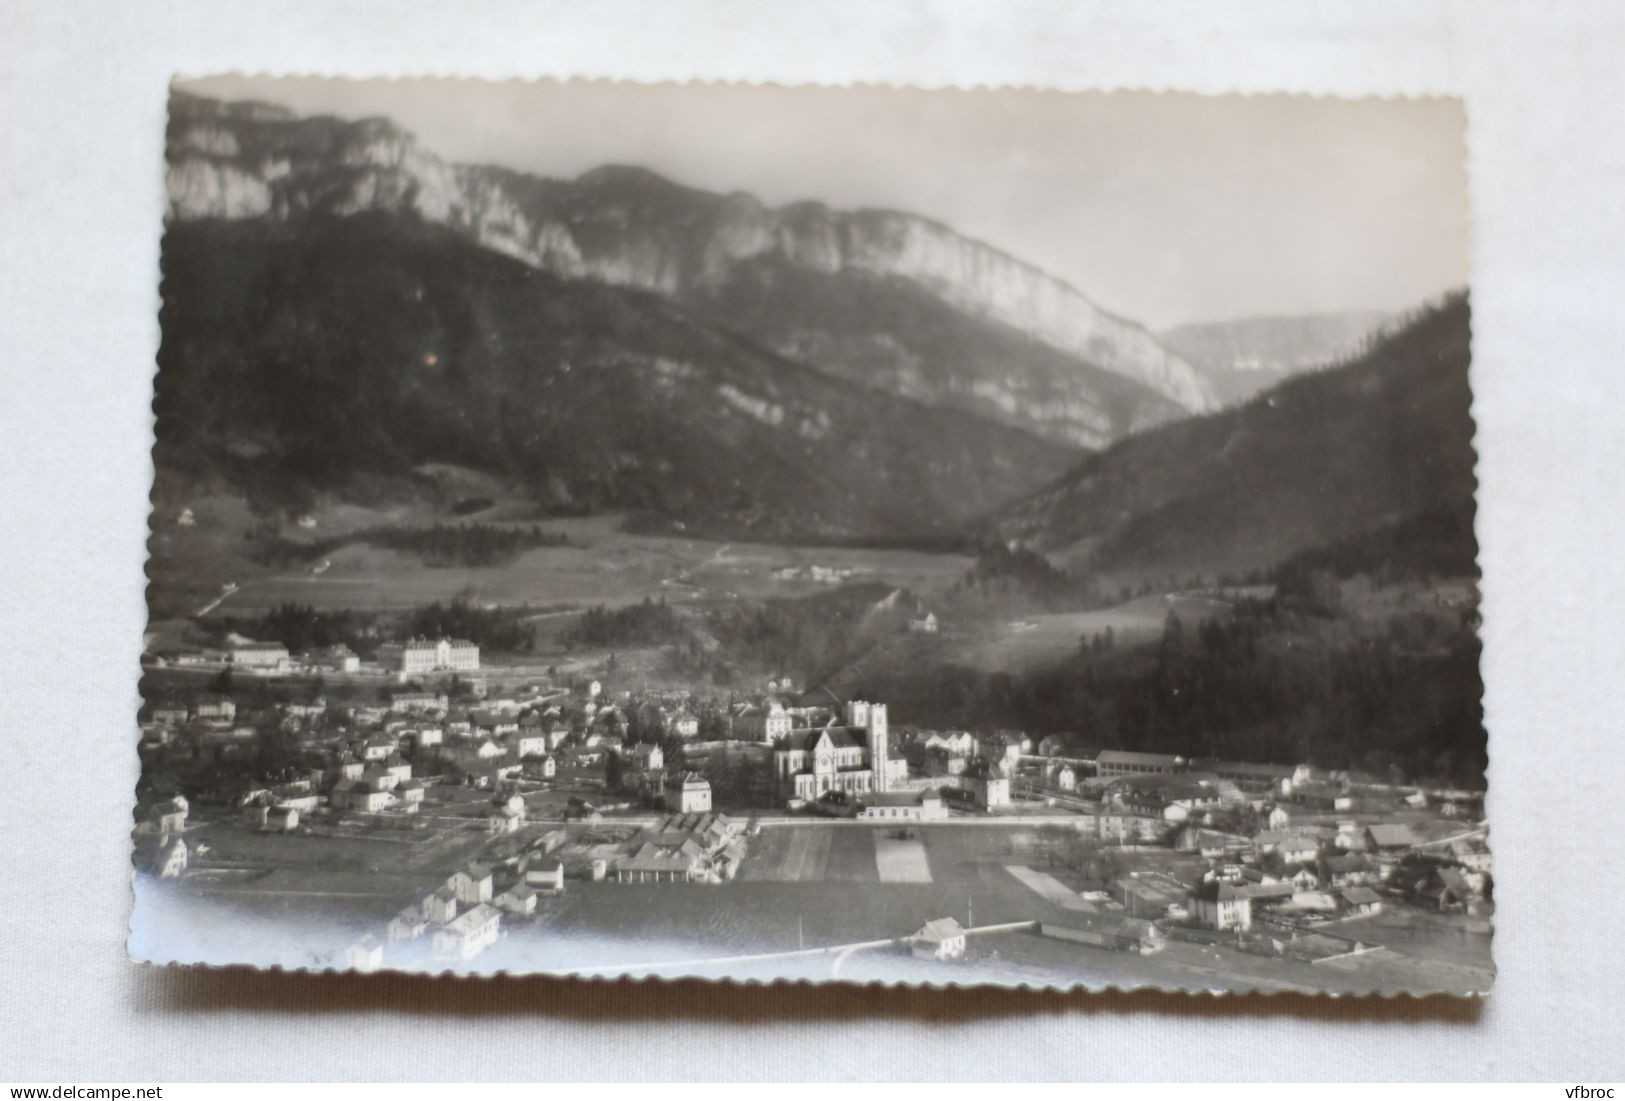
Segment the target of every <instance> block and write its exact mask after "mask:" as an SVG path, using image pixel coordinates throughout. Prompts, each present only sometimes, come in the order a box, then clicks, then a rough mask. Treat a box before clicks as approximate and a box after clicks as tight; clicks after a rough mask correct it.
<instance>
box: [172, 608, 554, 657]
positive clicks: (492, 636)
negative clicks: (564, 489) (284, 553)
mask: <svg viewBox="0 0 1625 1101" xmlns="http://www.w3.org/2000/svg"><path fill="white" fill-rule="evenodd" d="M530 615H531V609H530V608H528V607H517V608H481V607H476V606H475V605H472V604H470V603H468V602H467V601H465V600H453V601H450V602H448V603H441V602H439V601H435V602H434V603H432V604H424V605H420V606H418V607H415V608H412V609H409V610H407V611H406V612H404V613H385V612H359V611H353V610H350V609H337V610H333V609H318V608H313V607H311V606H310V605H309V604H297V603H285V604H280V605H278V606H277V607H275V608H272V609H271V610H270V611H268V612H266V613H264V614H263V615H259V616H252V617H245V616H219V617H215V618H212V619H209V620H206V621H204V626H206V628H207V629H208V630H210V631H211V632H212V633H213V634H214V635H216V636H217V637H218V638H222V639H223V638H224V637H225V636H226V635H228V634H237V635H242V636H244V637H247V638H255V639H268V640H275V641H277V642H280V643H282V644H283V645H284V646H286V647H287V648H288V651H289V652H290V653H295V654H296V653H299V652H300V651H302V650H309V649H312V648H317V647H323V646H333V645H336V644H339V643H342V644H344V645H346V646H348V647H350V648H351V649H352V650H355V651H356V652H357V653H361V654H369V655H370V654H371V653H372V651H373V650H374V649H375V648H376V647H377V645H378V644H379V643H380V642H385V641H388V640H390V639H392V638H394V639H401V638H412V637H416V636H423V637H425V638H439V637H441V636H442V635H444V636H448V637H452V638H466V639H469V640H470V641H472V642H475V643H477V644H478V645H479V646H480V647H481V648H482V649H486V650H506V651H516V650H528V649H530V647H531V645H532V643H533V641H534V639H533V635H532V631H531V628H530V624H529V622H528V620H529V617H530Z"/></svg>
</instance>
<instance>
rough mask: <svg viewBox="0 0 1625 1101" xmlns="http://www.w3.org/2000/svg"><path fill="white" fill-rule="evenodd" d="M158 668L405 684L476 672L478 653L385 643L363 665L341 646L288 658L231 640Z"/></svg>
mask: <svg viewBox="0 0 1625 1101" xmlns="http://www.w3.org/2000/svg"><path fill="white" fill-rule="evenodd" d="M158 664H159V665H174V666H176V667H178V668H199V669H217V668H218V669H231V670H233V671H236V672H242V673H247V674H250V675H253V676H259V677H288V676H297V675H326V674H330V673H340V674H344V673H360V672H362V671H363V669H364V667H365V669H367V670H370V671H374V672H377V673H379V674H381V675H387V676H393V677H395V678H396V679H398V680H401V681H405V680H408V679H410V678H412V677H418V676H432V675H436V674H453V673H458V674H461V673H475V672H478V671H479V668H480V648H479V645H478V644H476V643H474V642H470V641H469V640H468V639H466V638H435V639H427V638H412V639H407V640H406V641H404V642H391V643H385V644H384V645H382V646H380V647H379V648H378V655H377V660H376V661H375V662H373V663H370V664H367V663H363V662H362V660H361V658H360V656H359V655H358V654H356V652H355V651H354V650H352V649H350V648H349V647H348V646H345V645H344V644H342V643H339V644H337V645H333V646H323V647H317V648H314V649H311V650H306V651H302V652H300V653H298V654H292V653H289V651H288V648H287V646H285V645H283V644H282V643H280V642H262V641H256V640H253V639H244V638H237V637H233V638H232V639H231V640H230V641H229V642H228V643H227V645H226V646H224V647H222V648H217V649H205V650H195V651H188V652H185V653H181V654H176V655H173V656H171V657H168V658H160V659H158Z"/></svg>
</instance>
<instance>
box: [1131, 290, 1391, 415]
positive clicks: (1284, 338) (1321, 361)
mask: <svg viewBox="0 0 1625 1101" xmlns="http://www.w3.org/2000/svg"><path fill="white" fill-rule="evenodd" d="M1394 321H1395V318H1394V317H1393V315H1390V314H1385V313H1379V312H1375V311H1369V310H1365V311H1350V312H1347V313H1333V314H1306V315H1303V316H1299V317H1244V318H1239V319H1237V320H1234V321H1216V322H1208V323H1202V324H1195V325H1180V326H1178V327H1176V328H1172V329H1165V330H1163V331H1162V332H1160V333H1158V334H1157V339H1158V340H1159V341H1161V342H1162V343H1163V344H1164V345H1165V346H1167V347H1169V348H1172V349H1174V350H1175V351H1176V352H1178V353H1179V354H1180V355H1182V356H1184V357H1185V358H1186V359H1187V360H1189V361H1190V362H1191V363H1193V364H1195V365H1196V367H1197V368H1198V370H1200V371H1201V372H1202V374H1203V377H1204V378H1205V379H1206V380H1207V382H1208V385H1209V386H1210V387H1211V388H1212V390H1213V393H1214V394H1215V396H1217V397H1218V399H1219V400H1220V402H1222V403H1223V404H1225V405H1234V404H1236V403H1238V402H1243V401H1246V400H1247V399H1248V398H1251V397H1252V396H1253V395H1254V394H1257V393H1259V392H1260V391H1262V390H1267V389H1268V388H1269V387H1271V386H1273V385H1275V384H1276V383H1278V382H1280V381H1281V380H1283V379H1286V378H1290V377H1291V376H1293V375H1295V374H1298V373H1300V372H1302V371H1307V370H1311V369H1313V368H1316V367H1330V366H1333V365H1334V364H1337V363H1341V362H1343V361H1344V360H1347V359H1351V358H1353V357H1354V356H1355V355H1357V354H1359V353H1360V352H1361V351H1363V350H1364V349H1365V347H1366V346H1367V345H1368V344H1369V343H1370V342H1371V341H1372V340H1374V339H1376V338H1377V337H1378V336H1380V335H1381V334H1382V331H1383V329H1384V327H1385V326H1386V325H1389V324H1392V323H1394Z"/></svg>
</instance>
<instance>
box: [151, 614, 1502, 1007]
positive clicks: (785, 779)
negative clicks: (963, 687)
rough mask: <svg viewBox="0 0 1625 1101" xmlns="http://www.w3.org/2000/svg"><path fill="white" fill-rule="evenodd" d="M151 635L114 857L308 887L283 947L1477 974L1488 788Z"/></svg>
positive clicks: (1431, 983) (398, 955)
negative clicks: (172, 648)
mask: <svg viewBox="0 0 1625 1101" xmlns="http://www.w3.org/2000/svg"><path fill="white" fill-rule="evenodd" d="M937 626H938V625H937V623H936V620H935V617H934V616H933V617H932V619H931V621H930V623H929V624H927V623H925V622H924V620H923V618H919V619H915V620H913V621H911V622H910V623H909V625H908V628H907V629H909V630H914V631H931V632H935V631H936V630H937ZM165 664H166V666H167V667H168V668H169V670H170V671H171V672H172V673H175V674H182V673H185V674H190V675H182V676H177V677H176V678H175V679H173V680H171V681H169V682H165V686H164V687H163V688H162V689H161V690H157V691H154V692H153V693H152V694H151V697H150V699H149V703H148V705H147V706H146V707H145V709H144V710H143V714H142V724H141V725H142V732H143V736H142V742H141V755H142V761H143V777H144V779H143V788H142V796H143V797H142V800H141V803H140V806H139V807H138V810H137V828H136V835H137V849H136V861H137V867H138V872H139V876H140V878H139V884H138V886H139V887H140V889H144V890H147V891H154V892H159V893H160V894H161V895H163V896H166V897H172V898H175V899H186V900H191V901H196V902H198V903H201V904H205V905H206V906H207V905H216V906H224V907H227V908H228V909H229V910H230V911H231V912H232V913H249V914H252V913H262V914H265V915H271V914H276V915H283V916H287V915H299V916H300V918H301V919H302V920H304V921H305V925H304V926H302V927H303V928H305V929H306V930H307V932H306V933H304V934H301V939H300V942H299V943H298V945H297V946H296V950H293V949H290V952H289V953H284V954H282V955H276V954H275V952H274V951H273V955H272V958H268V959H267V960H266V962H277V963H281V964H284V965H293V966H313V967H343V968H353V969H359V970H375V969H379V968H402V969H408V970H436V971H438V970H446V969H449V970H455V971H463V970H468V971H493V970H518V969H529V970H543V971H546V970H556V971H559V972H572V973H574V972H582V973H595V972H601V973H609V974H613V973H621V972H625V971H637V970H645V971H647V972H650V973H676V974H690V973H692V974H702V975H703V974H722V973H726V974H729V975H736V976H737V975H741V974H745V975H749V974H753V973H757V972H754V971H752V968H759V969H761V970H760V973H762V974H775V975H777V974H786V973H791V974H805V975H808V976H811V977H829V976H830V975H831V974H834V975H846V976H851V977H887V976H895V975H896V974H907V975H910V976H912V977H914V978H917V979H923V980H926V981H959V982H963V981H994V982H1000V981H1002V982H1017V981H1025V982H1043V983H1054V984H1063V985H1069V984H1071V983H1073V982H1085V983H1095V984H1099V983H1102V982H1106V981H1110V982H1113V983H1116V984H1118V985H1133V984H1135V983H1136V982H1156V983H1158V984H1160V985H1164V986H1169V985H1174V986H1184V987H1189V988H1208V987H1212V988H1219V989H1253V988H1262V989H1345V990H1379V989H1380V990H1387V989H1405V988H1416V987H1419V986H1428V987H1430V988H1442V989H1457V990H1462V991H1471V990H1478V989H1483V988H1485V987H1487V985H1488V982H1489V978H1490V974H1491V971H1490V963H1489V918H1490V912H1491V909H1492V902H1491V899H1492V880H1491V870H1490V856H1489V850H1488V848H1487V846H1486V828H1485V825H1484V807H1483V793H1482V792H1481V791H1470V790H1452V789H1446V788H1437V787H1427V786H1419V785H1412V784H1408V783H1404V782H1397V781H1396V780H1395V778H1394V777H1392V776H1383V777H1377V776H1371V775H1364V774H1361V773H1359V772H1357V771H1348V770H1341V771H1329V770H1324V769H1320V768H1315V767H1312V766H1310V765H1308V764H1303V763H1294V762H1244V761H1233V760H1217V759H1187V758H1185V757H1181V756H1175V755H1169V754H1157V753H1144V752H1133V751H1127V750H1119V749H1111V748H1102V747H1100V746H1098V745H1091V744H1090V742H1089V737H1088V733H1087V732H1085V731H1080V732H1077V733H1075V734H1073V733H1054V734H1049V735H1046V736H1041V737H1035V736H1033V735H1030V734H1028V733H1025V732H1023V731H1020V730H1010V729H985V730H968V729H928V728H922V727H918V726H915V725H913V724H911V723H910V722H909V721H908V716H907V715H893V714H891V713H889V708H888V705H887V703H886V702H885V701H882V700H864V699H856V698H854V699H839V698H836V697H835V696H834V695H833V694H832V693H830V692H827V691H823V692H817V693H803V692H802V691H800V688H799V686H798V685H797V684H796V683H795V682H794V681H793V680H792V679H791V678H789V677H787V676H772V677H768V678H764V679H763V681H762V683H760V684H759V685H756V686H754V687H753V688H745V687H741V686H736V687H734V688H731V689H729V690H728V691H726V692H722V691H720V690H717V689H715V688H712V687H707V688H705V689H699V690H694V691H681V690H676V689H673V688H669V687H668V688H649V687H647V686H644V685H640V684H635V683H617V682H616V680H615V679H613V677H612V676H611V675H610V674H609V673H607V672H605V673H603V674H602V675H601V676H592V675H569V676H559V677H555V678H549V677H546V676H541V677H537V676H533V675H531V674H533V673H534V670H529V669H520V670H518V671H517V672H518V675H517V676H516V675H515V673H516V670H515V669H512V668H508V667H504V666H501V665H497V666H489V665H486V664H484V663H482V660H481V654H480V648H479V647H478V646H476V645H475V644H474V643H472V642H470V641H467V640H459V639H452V638H440V639H421V638H419V639H403V640H400V641H396V642H389V643H385V644H382V645H380V646H379V647H378V648H377V654H376V657H375V658H373V659H371V660H369V661H367V662H362V661H361V659H360V658H359V657H358V656H357V655H356V654H355V653H354V652H353V651H351V650H350V649H349V648H348V647H344V646H335V647H327V648H323V649H321V650H317V651H310V652H302V653H299V654H290V653H289V652H288V650H287V648H286V647H284V646H282V645H281V644H280V643H277V642H274V641H249V640H237V641H236V642H234V643H232V644H231V645H229V646H228V647H226V648H225V649H223V650H218V651H212V652H200V653H194V654H189V655H185V656H182V657H178V658H177V657H172V658H171V659H169V661H168V662H166V663H165ZM149 672H151V671H150V670H149ZM205 912H207V911H205ZM200 920H202V919H200ZM309 930H319V931H317V932H309ZM267 950H268V951H271V950H270V949H267ZM899 968H902V969H903V970H901V971H899V970H898V969H899Z"/></svg>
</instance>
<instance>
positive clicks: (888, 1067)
mask: <svg viewBox="0 0 1625 1101" xmlns="http://www.w3.org/2000/svg"><path fill="white" fill-rule="evenodd" d="M1622 15H1625V8H1622V7H1621V6H1619V5H1615V4H1611V3H1608V2H1606V0H1603V2H1598V3H1592V4H1581V3H1497V4H1489V3H1467V2H1463V3H1458V4H1448V3H1427V2H1420V0H1413V2H1387V3H1379V2H1373V0H1358V2H1348V3H1311V2H1303V0H1299V2H1295V3H1281V4H1274V3H1211V2H1193V3H1166V4H1152V3H1138V4H1120V5H1105V4H1090V3H1042V2H1023V3H993V2H991V0H989V2H986V3H981V4H976V3H950V2H941V3H934V4H931V3H895V4H890V5H879V4H856V3H853V4H836V3H830V2H828V0H824V2H820V3H804V4H798V5H794V6H780V7H776V8H775V7H769V6H768V5H765V4H756V3H709V4H707V3H698V2H683V3H676V2H672V0H667V2H664V3H659V2H656V3H598V4H583V3H579V2H578V3H530V2H524V0H508V2H492V3H478V4H476V3H464V4H455V5H453V4H445V5H438V4H436V5H431V4H427V3H411V2H397V3H393V4H366V3H359V2H345V3H335V2H332V0H261V2H259V3H255V4H252V5H249V4H235V3H222V2H220V0H212V2H211V0H165V2H161V3H143V4H124V3H100V4H90V3H80V4H68V3H60V2H59V3H49V2H45V0H40V2H26V3H18V2H13V3H10V4H6V5H4V10H0V242H3V244H0V325H3V332H4V336H3V340H4V344H3V346H0V371H3V372H4V376H3V378H4V388H3V390H0V418H3V419H0V627H3V631H0V873H3V874H0V1080H37V1081H41V1082H45V1081H55V1082H64V1081H81V1082H83V1081H93V1080H124V1081H134V1080H156V1081H163V1080H185V1079H214V1080H227V1079H236V1078H242V1079H251V1080H252V1079H272V1080H284V1079H302V1078H317V1079H320V1078H327V1079H345V1078H355V1079H385V1078H407V1079H425V1078H440V1077H450V1078H469V1079H494V1078H533V1079H534V1078H542V1079H546V1078H580V1077H617V1078H622V1077H624V1078H636V1077H650V1076H664V1077H682V1078H690V1077H702V1078H703V1077H727V1078H740V1077H744V1078H751V1077H761V1078H772V1077H783V1076H796V1077H819V1078H826V1077H827V1078H853V1077H856V1078H871V1077H887V1078H889V1077H897V1078H919V1077H928V1078H942V1077H951V1078H966V1077H976V1078H982V1077H1000V1078H1008V1077H1041V1078H1114V1077H1124V1078H1140V1077H1149V1078H1186V1077H1191V1078H1202V1079H1206V1078H1233V1077H1248V1078H1273V1077H1288V1078H1298V1077H1304V1076H1309V1077H1316V1078H1334V1079H1336V1078H1352V1079H1360V1078H1433V1077H1441V1078H1451V1079H1460V1078H1478V1077H1485V1078H1497V1079H1514V1078H1539V1079H1547V1080H1551V1079H1559V1078H1561V1079H1564V1080H1572V1081H1585V1080H1588V1079H1589V1080H1595V1079H1597V1078H1607V1077H1610V1076H1611V1077H1612V1078H1614V1079H1616V1080H1617V1079H1619V1078H1620V1077H1622V1076H1625V1040H1622V1036H1625V1033H1622V1026H1621V1021H1622V1020H1625V1004H1622V997H1621V988H1622V980H1625V963H1622V960H1625V952H1622V951H1621V950H1620V941H1619V936H1618V933H1617V929H1618V928H1619V915H1620V911H1621V909H1622V905H1625V893H1622V889H1621V883H1622V876H1621V872H1620V867H1619V860H1618V855H1617V854H1618V851H1619V841H1620V838H1621V837H1625V791H1622V788H1625V767H1622V765H1621V758H1622V740H1621V737H1620V733H1621V721H1620V714H1621V709H1620V704H1619V693H1620V689H1621V686H1622V685H1625V646H1622V644H1621V636H1620V633H1619V630H1618V628H1617V626H1616V624H1617V622H1618V609H1619V608H1620V607H1621V606H1622V605H1625V570H1622V562H1625V549H1622V548H1625V541H1622V539H1621V532H1622V528H1625V519H1622V516H1625V509H1622V507H1621V506H1622V504H1625V492H1622V483H1621V477H1622V472H1625V446H1622V443H1621V440H1622V436H1621V433H1620V432H1619V431H1618V424H1619V422H1620V419H1621V416H1622V414H1625V376H1622V374H1621V372H1620V369H1619V366H1618V363H1617V357H1618V353H1619V351H1620V349H1621V348H1622V347H1625V340H1622V337H1625V314H1622V312H1621V311H1622V307H1625V293H1622V292H1625V215H1622V209H1621V208H1622V204H1621V184H1622V180H1625V175H1622V169H1625V143H1622V137H1625V112H1622V108H1621V104H1622V103H1625V95H1622V92H1625V89H1622V87H1621V81H1620V80H1619V78H1618V77H1617V75H1616V74H1617V72H1618V70H1619V66H1620V58H1621V56H1625V49H1622V47H1625V19H1622ZM226 69H245V70H263V71H280V72H335V73H345V74H352V75H375V74H388V73H413V74H426V73H439V72H454V73H459V74H465V75H491V76H513V75H529V76H534V75H541V74H556V75H567V74H572V73H579V74H587V75H600V76H622V77H629V78H641V79H660V78H684V77H689V76H710V77H716V78H735V79H775V80H779V81H783V82H805V81H827V82H843V81H851V80H867V81H909V82H915V83H927V84H940V83H981V82H987V83H1042V84H1054V85H1062V86H1071V87H1086V86H1113V85H1118V86H1124V85H1126V86H1164V85H1166V86H1177V87H1182V88H1187V89H1194V90H1200V91H1214V92H1218V91H1225V90H1230V89H1252V90H1259V91H1262V90H1271V89H1281V88H1287V89H1293V90H1301V91H1312V92H1318V93H1330V94H1344V95H1353V94H1369V93H1373V92H1377V93H1384V94H1394V93H1421V92H1428V91H1444V92H1458V93H1460V94H1463V95H1465V97H1466V99H1467V105H1468V114H1469V118H1470V127H1471V133H1470V143H1471V164H1470V175H1471V178H1472V201H1473V207H1474V211H1473V217H1474V222H1475V236H1474V240H1473V276H1472V282H1473V297H1474V307H1475V319H1474V324H1475V357H1474V364H1473V381H1474V386H1475V389H1476V392H1477V404H1476V406H1475V414H1476V416H1477V419H1478V430H1479V437H1478V440H1479V453H1480V466H1479V477H1480V482H1481V487H1482V488H1481V491H1480V520H1479V531H1480V540H1481V542H1482V545H1483V553H1482V562H1483V566H1484V570H1485V585H1484V588H1485V605H1484V617H1485V621H1486V629H1485V640H1486V656H1485V674H1486V679H1487V681H1488V684H1489V692H1488V696H1487V707H1488V723H1489V726H1490V730H1491V757H1492V761H1493V765H1492V778H1491V795H1490V816H1491V820H1492V822H1493V824H1494V834H1493V837H1492V841H1493V844H1494V848H1495V851H1496V857H1497V880H1498V890H1497V898H1498V900H1499V903H1500V912H1499V914H1498V916H1497V924H1498V933H1497V939H1496V956H1497V961H1498V963H1499V966H1500V978H1499V981H1498V983H1497V986H1496V989H1495V992H1494V994H1493V995H1492V996H1491V997H1490V998H1489V1000H1488V1002H1487V1003H1486V1004H1484V1005H1483V1006H1482V1007H1477V1008H1475V1007H1473V1006H1470V1005H1466V1004H1462V1003H1452V1002H1449V1001H1429V1002H1421V1003H1418V1002H1404V1001H1402V1002H1371V1001H1365V1002H1361V1001H1348V1000H1344V1001H1335V1002H1334V1001H1331V1000H1324V999H1322V1000H1309V999H1282V998H1277V999H1252V1000H1247V999H1235V998H1232V999H1204V1000H1200V1001H1187V1000H1185V999H1181V998H1175V997H1163V996H1157V995H1135V996H1122V995H1107V996H1095V997H1091V996H1086V995H1079V996H1073V997H1060V996H1022V995H1020V994H1019V993H1000V994H979V993H974V992H959V991H948V992H943V993H926V994H917V993H906V992H887V991H866V990H853V989H841V988H837V989H832V990H816V989H813V988H780V989H772V990H764V989H761V988H750V989H742V990H733V989H729V988H722V987H710V986H704V985H682V986H676V987H636V986H629V985H625V984H619V985H604V984H599V985H580V984H565V983H534V982H495V983H478V982H475V983H467V984H444V983H435V982H431V981H407V980H398V979H389V978H386V979H377V980H357V979H347V980H346V979H335V978H311V977H308V976H276V975H271V976H256V975H252V974H232V973H224V974H220V973H216V974H201V973H195V972H194V973H175V972H170V973H163V972H155V971H152V970H143V969H140V968H137V967H134V966H133V965H130V964H128V963H127V962H126V961H125V957H124V947H123V939H124V931H125V921H126V918H127V913H128V906H129V893H128V890H127V887H126V867H127V864H126V853H127V840H126V831H127V829H128V824H129V817H128V815H129V810H128V806H129V801H130V792H131V788H132V785H133V783H134V778H135V769H136V758H135V752H134V744H135V740H134V738H133V737H132V736H131V715H132V714H133V712H134V709H135V707H136V704H137V700H136V695H135V683H136V673H137V664H136V656H137V653H138V651H139V646H140V638H141V631H142V627H143V624H144V620H145V609H144V603H143V585H144V577H143V574H142V571H141V564H142V561H143V558H144V547H143V541H144V538H145V531H146V526H145V525H146V512H147V504H146V494H147V490H148V486H149V481H150V465H149V459H148V450H149V447H150V442H151V414H150V408H149V404H148V403H149V396H150V385H151V374H152V369H153V354H154V351H155V349H156V347H157V340H158V330H157V324H156V316H155V310H156V305H157V293H156V285H157V256H158V252H157V247H158V232H159V218H160V215H161V211H162V207H163V202H162V194H161V181H162V164H161V155H162V149H161V144H162V143H161V134H162V128H163V122H164V104H165V84H166V81H167V79H168V78H169V76H170V75H171V74H172V73H174V72H184V73H189V74H202V73H208V72H215V71H221V70H226Z"/></svg>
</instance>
